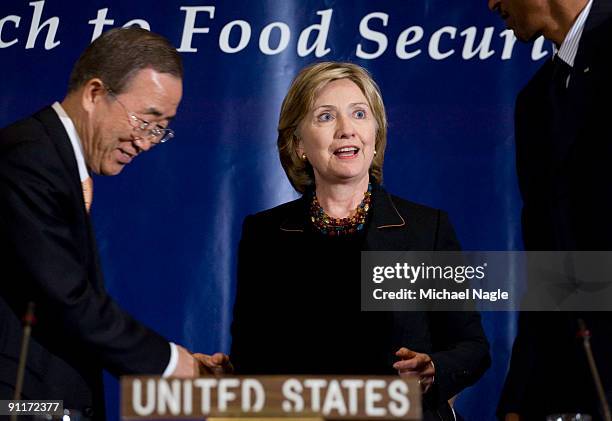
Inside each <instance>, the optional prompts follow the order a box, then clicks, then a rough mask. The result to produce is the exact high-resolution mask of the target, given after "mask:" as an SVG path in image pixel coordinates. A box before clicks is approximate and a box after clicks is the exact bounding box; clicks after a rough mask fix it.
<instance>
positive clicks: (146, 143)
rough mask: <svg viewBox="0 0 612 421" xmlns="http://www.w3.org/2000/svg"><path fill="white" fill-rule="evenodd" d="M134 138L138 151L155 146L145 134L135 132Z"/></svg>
mask: <svg viewBox="0 0 612 421" xmlns="http://www.w3.org/2000/svg"><path fill="white" fill-rule="evenodd" d="M132 139H134V145H135V146H136V149H137V150H138V152H146V151H148V150H149V149H151V148H152V147H153V142H151V141H150V140H148V139H147V138H146V137H145V136H139V135H137V134H134V135H132Z"/></svg>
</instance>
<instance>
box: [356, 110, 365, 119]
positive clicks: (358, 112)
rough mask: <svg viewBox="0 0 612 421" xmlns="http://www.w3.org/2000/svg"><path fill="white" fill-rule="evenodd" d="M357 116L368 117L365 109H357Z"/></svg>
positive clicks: (360, 117)
mask: <svg viewBox="0 0 612 421" xmlns="http://www.w3.org/2000/svg"><path fill="white" fill-rule="evenodd" d="M355 117H356V118H359V119H363V118H366V112H365V111H364V110H357V111H355Z"/></svg>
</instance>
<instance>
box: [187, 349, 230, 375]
mask: <svg viewBox="0 0 612 421" xmlns="http://www.w3.org/2000/svg"><path fill="white" fill-rule="evenodd" d="M193 358H195V359H196V361H198V366H199V370H200V376H205V375H211V374H212V375H214V376H220V375H222V374H232V373H233V372H234V366H233V365H232V362H231V361H230V358H229V356H227V355H225V354H223V353H221V352H216V353H214V354H212V355H206V354H193Z"/></svg>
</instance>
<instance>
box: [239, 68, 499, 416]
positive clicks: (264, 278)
mask: <svg viewBox="0 0 612 421" xmlns="http://www.w3.org/2000/svg"><path fill="white" fill-rule="evenodd" d="M386 132H387V122H386V116H385V110H384V105H383V101H382V97H381V94H380V91H379V89H378V86H377V85H376V83H375V82H374V81H373V80H372V78H371V77H370V75H369V74H368V73H367V71H366V70H365V69H363V68H361V67H359V66H357V65H354V64H350V63H337V62H324V63H317V64H314V65H311V66H308V67H306V68H305V69H303V70H302V71H301V72H300V73H299V74H298V76H297V77H296V78H295V80H294V81H293V83H292V85H291V87H290V89H289V92H288V94H287V96H286V97H285V100H284V102H283V105H282V109H281V113H280V121H279V128H278V133H279V135H278V149H279V155H280V159H281V163H282V165H283V168H284V170H285V172H286V174H287V176H288V178H289V180H290V182H291V184H292V185H293V187H294V188H295V189H296V190H297V191H298V192H299V193H302V197H301V198H299V199H298V200H295V201H293V202H289V203H285V204H283V205H281V206H278V207H276V208H274V209H270V210H267V211H264V212H261V213H258V214H256V215H252V216H249V217H247V218H246V219H245V221H244V225H243V232H242V239H241V241H240V250H239V256H238V285H237V296H236V303H235V306H234V321H233V324H232V336H233V343H232V350H231V358H232V361H233V364H234V367H235V369H236V373H238V374H344V375H349V374H353V375H355V374H377V375H388V374H393V373H399V374H400V375H402V376H416V377H418V379H419V382H420V384H421V388H422V391H423V393H424V395H423V396H424V399H423V409H424V419H426V420H427V419H436V420H440V419H442V420H446V419H449V420H452V419H454V415H453V413H452V411H451V409H450V407H449V405H448V400H449V399H450V398H451V397H453V396H454V395H456V394H457V393H459V392H460V391H461V390H462V389H464V388H465V387H467V386H469V385H471V384H473V383H474V382H476V381H477V380H478V379H479V378H480V377H481V376H482V374H483V373H484V371H485V370H486V369H487V368H488V366H489V364H490V357H489V347H488V343H487V340H486V338H485V336H484V333H483V330H482V326H481V323H480V316H479V315H478V314H477V313H473V312H457V313H445V312H431V313H426V312H415V311H411V312H362V311H361V308H360V303H361V301H360V252H361V251H362V250H377V251H384V250H389V251H394V250H458V249H459V244H458V242H457V239H456V237H455V234H454V231H453V228H452V226H451V224H450V222H449V220H448V217H447V215H446V214H445V213H444V212H442V211H439V210H436V209H431V208H428V207H425V206H421V205H418V204H415V203H412V202H409V201H406V200H403V199H400V198H398V197H395V196H392V195H390V194H389V193H387V192H386V191H385V189H384V188H383V187H382V186H381V182H382V165H383V159H384V152H385V145H386Z"/></svg>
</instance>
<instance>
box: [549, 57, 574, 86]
mask: <svg viewBox="0 0 612 421" xmlns="http://www.w3.org/2000/svg"><path fill="white" fill-rule="evenodd" d="M571 73H572V66H570V65H569V64H567V63H566V62H564V61H563V59H561V58H560V57H559V56H555V58H554V60H553V75H552V82H553V86H552V88H553V90H554V91H555V93H556V94H558V95H564V94H565V92H566V91H567V87H568V85H569V77H570V75H571Z"/></svg>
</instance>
